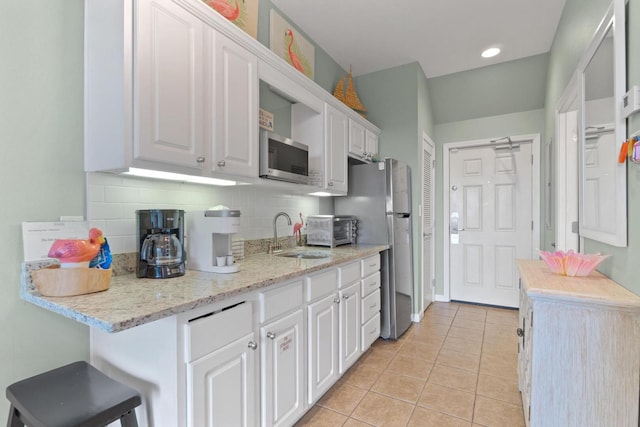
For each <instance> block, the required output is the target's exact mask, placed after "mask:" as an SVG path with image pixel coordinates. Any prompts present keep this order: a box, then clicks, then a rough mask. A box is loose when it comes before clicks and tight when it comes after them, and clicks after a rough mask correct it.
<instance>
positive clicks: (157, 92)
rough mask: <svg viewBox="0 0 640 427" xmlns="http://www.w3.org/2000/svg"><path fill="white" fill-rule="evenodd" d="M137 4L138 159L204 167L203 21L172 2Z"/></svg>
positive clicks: (136, 120)
mask: <svg viewBox="0 0 640 427" xmlns="http://www.w3.org/2000/svg"><path fill="white" fill-rule="evenodd" d="M136 4H137V10H136V12H137V21H136V24H137V25H136V35H135V40H136V44H135V46H134V51H135V52H136V58H135V65H134V84H133V86H134V88H133V89H134V114H133V115H134V117H135V122H134V128H135V129H134V143H133V151H134V152H133V157H134V159H137V160H148V161H158V162H162V163H168V164H173V165H180V166H187V167H190V168H198V169H201V168H202V163H203V162H204V156H205V152H204V143H203V127H204V122H203V104H202V102H203V101H202V100H203V98H202V96H203V93H204V86H203V64H204V61H203V37H204V36H203V34H204V29H203V25H204V24H203V23H202V21H200V20H199V19H198V18H196V17H195V16H193V15H191V14H190V13H189V12H187V11H186V10H184V9H183V8H181V7H180V6H178V5H177V4H175V3H174V2H172V1H170V0H151V1H145V2H137V3H136Z"/></svg>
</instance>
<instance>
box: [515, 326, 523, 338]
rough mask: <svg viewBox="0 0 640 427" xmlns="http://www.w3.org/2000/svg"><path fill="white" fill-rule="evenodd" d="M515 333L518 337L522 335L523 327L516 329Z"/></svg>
mask: <svg viewBox="0 0 640 427" xmlns="http://www.w3.org/2000/svg"><path fill="white" fill-rule="evenodd" d="M516 334H518V336H519V337H520V338H522V337H524V329H522V328H518V329H516Z"/></svg>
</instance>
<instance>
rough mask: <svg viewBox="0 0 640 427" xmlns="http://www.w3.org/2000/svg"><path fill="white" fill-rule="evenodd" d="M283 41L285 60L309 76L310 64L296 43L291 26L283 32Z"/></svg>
mask: <svg viewBox="0 0 640 427" xmlns="http://www.w3.org/2000/svg"><path fill="white" fill-rule="evenodd" d="M284 43H285V45H286V50H287V58H286V59H287V62H289V63H290V64H291V65H293V67H294V68H295V69H296V70H298V71H300V72H301V73H302V74H304V75H305V76H307V77H309V78H311V65H310V64H309V61H308V60H307V58H306V57H305V56H304V54H303V53H302V51H301V50H300V47H299V46H298V44H297V43H296V41H295V36H294V34H293V31H292V30H291V28H288V29H287V31H286V32H285V34H284Z"/></svg>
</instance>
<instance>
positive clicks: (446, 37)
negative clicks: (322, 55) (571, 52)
mask: <svg viewBox="0 0 640 427" xmlns="http://www.w3.org/2000/svg"><path fill="white" fill-rule="evenodd" d="M272 2H273V4H274V5H276V6H277V7H278V8H279V9H280V10H282V12H283V13H285V14H286V15H287V16H288V17H289V18H290V19H291V20H292V21H293V23H294V24H295V25H297V26H298V27H299V28H300V29H301V30H302V31H304V32H305V33H307V34H308V35H309V37H311V38H312V39H313V41H314V42H315V43H317V44H318V45H319V46H320V47H321V48H322V49H324V50H325V51H326V52H327V53H328V54H329V55H330V56H331V57H332V58H333V59H334V60H335V61H336V62H338V64H339V65H340V66H342V67H343V68H344V69H345V70H348V69H349V66H352V67H353V75H354V76H358V75H361V74H368V73H371V72H374V71H379V70H384V69H387V68H392V67H395V66H398V65H403V64H407V63H411V62H415V61H418V62H419V63H420V65H422V69H423V70H424V72H425V74H426V75H427V77H429V78H430V77H436V76H441V75H445V74H451V73H455V72H458V71H464V70H470V69H474V68H479V67H483V66H486V65H491V64H496V63H499V62H505V61H511V60H514V59H519V58H524V57H527V56H532V55H537V54H541V53H545V52H548V51H549V49H550V48H551V43H552V42H553V37H554V35H555V32H556V28H557V26H558V22H559V20H560V15H561V13H562V9H563V7H564V3H565V0H484V1H482V0H399V1H385V2H382V1H380V0H347V1H345V0H315V1H310V0H272ZM389 6H393V7H392V8H391V9H389ZM495 45H498V46H500V47H501V48H502V53H501V54H500V55H498V56H497V57H494V58H491V59H484V58H482V57H480V53H481V51H482V50H484V49H486V48H488V47H491V46H495Z"/></svg>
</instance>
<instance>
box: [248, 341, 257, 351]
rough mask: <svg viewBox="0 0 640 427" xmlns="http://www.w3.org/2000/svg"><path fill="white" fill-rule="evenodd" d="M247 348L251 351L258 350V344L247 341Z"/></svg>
mask: <svg viewBox="0 0 640 427" xmlns="http://www.w3.org/2000/svg"><path fill="white" fill-rule="evenodd" d="M247 347H249V348H250V349H251V350H255V349H257V348H258V344H256V343H255V342H254V341H249V344H248V345H247Z"/></svg>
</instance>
